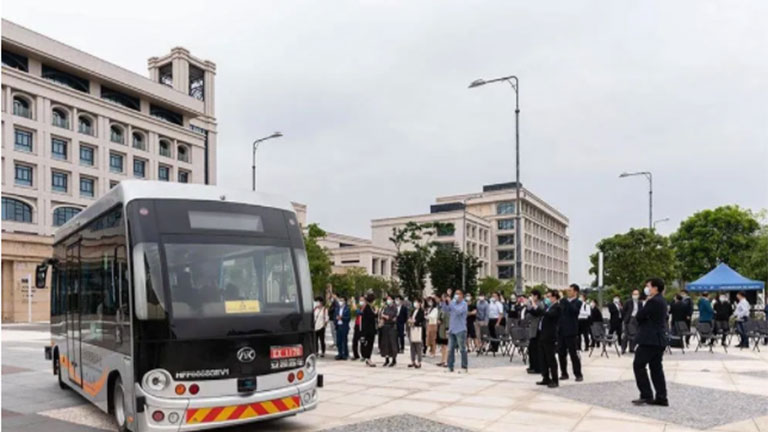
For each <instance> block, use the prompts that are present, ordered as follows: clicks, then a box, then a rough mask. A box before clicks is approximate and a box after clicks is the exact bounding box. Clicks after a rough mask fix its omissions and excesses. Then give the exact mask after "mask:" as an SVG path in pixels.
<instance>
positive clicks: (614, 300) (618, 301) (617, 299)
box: [613, 297, 621, 303]
mask: <svg viewBox="0 0 768 432" xmlns="http://www.w3.org/2000/svg"><path fill="white" fill-rule="evenodd" d="M613 302H614V303H621V300H619V298H618V297H616V298H615V299H613Z"/></svg>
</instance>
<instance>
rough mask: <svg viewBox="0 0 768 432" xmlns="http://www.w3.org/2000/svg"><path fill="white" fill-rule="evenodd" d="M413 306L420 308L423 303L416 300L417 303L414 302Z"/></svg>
mask: <svg viewBox="0 0 768 432" xmlns="http://www.w3.org/2000/svg"><path fill="white" fill-rule="evenodd" d="M413 307H415V308H416V309H418V308H420V307H421V303H419V302H416V303H414V304H413Z"/></svg>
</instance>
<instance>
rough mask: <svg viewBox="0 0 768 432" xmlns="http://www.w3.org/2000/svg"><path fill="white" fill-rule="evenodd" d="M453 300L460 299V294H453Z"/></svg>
mask: <svg viewBox="0 0 768 432" xmlns="http://www.w3.org/2000/svg"><path fill="white" fill-rule="evenodd" d="M453 301H455V302H457V301H459V295H458V294H456V295H455V296H453Z"/></svg>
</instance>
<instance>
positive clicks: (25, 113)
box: [13, 105, 32, 119]
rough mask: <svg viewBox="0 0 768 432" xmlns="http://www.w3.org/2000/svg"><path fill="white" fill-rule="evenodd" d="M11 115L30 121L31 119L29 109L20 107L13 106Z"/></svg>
mask: <svg viewBox="0 0 768 432" xmlns="http://www.w3.org/2000/svg"><path fill="white" fill-rule="evenodd" d="M13 115H17V116H20V117H26V118H29V119H31V118H32V111H31V110H30V109H29V108H25V107H23V106H20V105H14V106H13Z"/></svg>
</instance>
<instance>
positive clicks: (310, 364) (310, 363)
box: [304, 354, 317, 375]
mask: <svg viewBox="0 0 768 432" xmlns="http://www.w3.org/2000/svg"><path fill="white" fill-rule="evenodd" d="M316 364H317V360H315V355H314V354H312V355H310V356H309V357H307V360H305V361H304V369H306V371H307V375H312V374H313V373H315V365H316Z"/></svg>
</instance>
